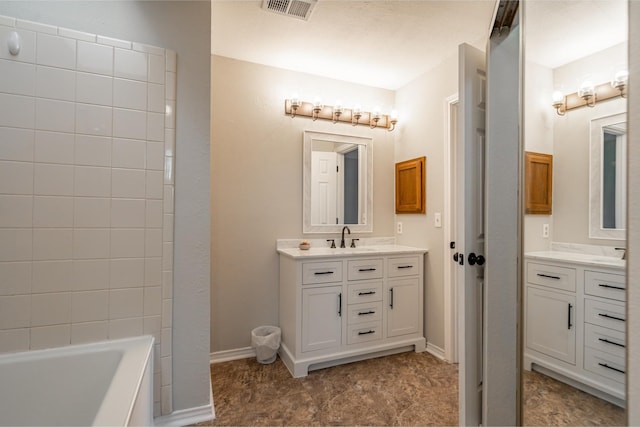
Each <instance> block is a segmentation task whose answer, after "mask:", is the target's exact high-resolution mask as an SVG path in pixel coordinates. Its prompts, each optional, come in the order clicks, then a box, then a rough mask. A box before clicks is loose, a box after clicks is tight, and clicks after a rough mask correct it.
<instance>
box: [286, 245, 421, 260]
mask: <svg viewBox="0 0 640 427" xmlns="http://www.w3.org/2000/svg"><path fill="white" fill-rule="evenodd" d="M277 251H278V253H279V254H281V255H286V256H288V257H291V258H297V259H310V258H339V257H342V256H360V255H368V256H375V255H402V254H425V253H427V252H429V251H428V249H422V248H414V247H411V246H403V245H395V244H392V245H366V246H360V247H356V248H328V247H311V249H307V250H302V249H299V248H278V249H277Z"/></svg>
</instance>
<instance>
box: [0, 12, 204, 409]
mask: <svg viewBox="0 0 640 427" xmlns="http://www.w3.org/2000/svg"><path fill="white" fill-rule="evenodd" d="M0 14H1V15H6V16H13V17H16V18H21V19H27V20H31V21H36V22H41V23H45V24H51V25H57V26H61V27H66V28H70V29H75V30H79V31H85V32H90V33H95V34H100V35H104V36H108V37H114V38H120V39H125V40H132V41H136V42H141V43H146V44H151V45H154V46H161V47H165V48H169V49H173V50H175V51H176V52H177V53H178V65H177V67H178V82H177V94H178V95H177V96H178V102H177V112H176V117H177V123H176V128H177V129H176V140H177V142H176V146H177V148H176V198H175V232H174V233H175V246H174V248H175V249H174V306H173V381H174V383H173V408H174V410H180V409H187V408H192V407H197V406H202V405H206V404H208V403H209V292H210V290H209V263H210V261H209V232H208V230H209V121H210V115H209V110H210V101H209V99H210V98H209V94H210V89H209V88H210V69H209V66H210V62H209V61H210V59H209V58H210V52H211V48H210V43H211V5H210V3H209V2H206V1H0Z"/></svg>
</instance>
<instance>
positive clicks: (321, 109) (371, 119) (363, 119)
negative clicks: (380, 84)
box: [284, 94, 398, 131]
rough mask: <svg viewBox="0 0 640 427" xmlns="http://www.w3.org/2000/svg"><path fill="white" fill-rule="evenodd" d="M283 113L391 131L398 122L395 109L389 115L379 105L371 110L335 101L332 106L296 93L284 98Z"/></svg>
mask: <svg viewBox="0 0 640 427" xmlns="http://www.w3.org/2000/svg"><path fill="white" fill-rule="evenodd" d="M284 113H285V114H286V115H289V116H291V117H296V116H303V117H311V119H313V120H314V121H315V120H317V119H323V120H331V122H333V123H334V124H335V123H338V122H342V123H351V125H352V126H357V125H364V126H369V127H370V128H371V129H376V128H382V129H387V130H388V131H392V130H394V129H395V126H396V124H397V123H398V113H396V112H395V111H394V112H393V113H391V115H388V114H383V113H382V112H381V109H380V107H376V108H375V109H374V110H373V112H368V111H363V110H362V107H361V106H360V105H358V104H356V105H354V107H353V108H351V109H350V108H344V107H343V106H342V101H336V102H335V104H334V105H333V106H330V105H324V104H323V103H322V100H321V99H320V98H316V99H315V100H314V101H313V102H305V101H301V100H300V99H299V98H298V95H297V94H296V95H292V96H291V98H288V99H285V100H284Z"/></svg>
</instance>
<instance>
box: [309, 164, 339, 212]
mask: <svg viewBox="0 0 640 427" xmlns="http://www.w3.org/2000/svg"><path fill="white" fill-rule="evenodd" d="M337 161H338V156H337V154H336V153H335V152H333V151H313V152H312V153H311V165H312V166H311V171H312V172H311V189H312V190H311V197H312V198H311V207H312V210H311V223H312V224H339V222H338V221H339V220H338V212H337V206H336V201H337V198H336V189H337V184H336V183H337V180H338V175H337V173H336V169H337V167H338V166H337V164H338V163H337Z"/></svg>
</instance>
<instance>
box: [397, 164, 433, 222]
mask: <svg viewBox="0 0 640 427" xmlns="http://www.w3.org/2000/svg"><path fill="white" fill-rule="evenodd" d="M426 162H427V158H426V157H424V156H423V157H419V158H417V159H411V160H405V161H404V162H399V163H396V213H397V214H412V213H413V214H423V213H425V212H426V211H427V201H426V198H425V185H426V182H425V181H426V176H427V169H426Z"/></svg>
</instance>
